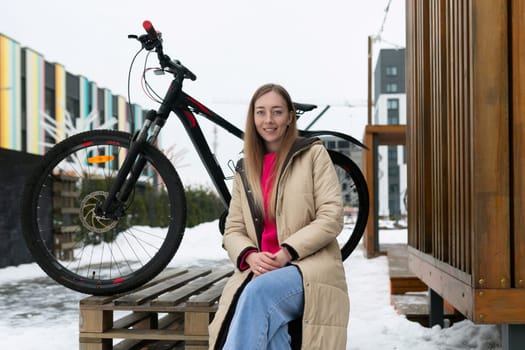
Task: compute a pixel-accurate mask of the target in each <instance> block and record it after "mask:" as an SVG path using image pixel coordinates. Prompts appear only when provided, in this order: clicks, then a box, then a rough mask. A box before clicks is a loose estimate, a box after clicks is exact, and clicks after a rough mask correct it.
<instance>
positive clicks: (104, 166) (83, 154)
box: [21, 130, 186, 295]
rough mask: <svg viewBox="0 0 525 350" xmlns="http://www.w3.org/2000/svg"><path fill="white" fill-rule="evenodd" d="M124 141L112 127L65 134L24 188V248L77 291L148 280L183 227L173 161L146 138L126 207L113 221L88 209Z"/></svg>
mask: <svg viewBox="0 0 525 350" xmlns="http://www.w3.org/2000/svg"><path fill="white" fill-rule="evenodd" d="M130 140H131V135H130V134H128V133H124V132H119V131H114V130H93V131H88V132H84V133H81V134H77V135H74V136H72V137H69V138H67V139H65V140H64V141H62V142H60V143H58V144H57V145H55V146H54V147H52V148H51V149H50V150H49V151H48V152H47V153H46V154H45V155H44V157H43V158H42V161H41V163H40V164H39V165H38V166H37V167H36V168H35V170H34V171H33V173H32V175H31V176H30V177H29V178H28V180H27V181H26V184H25V187H24V192H23V197H22V207H21V215H22V217H21V220H22V229H23V235H24V238H25V241H26V243H27V246H28V248H29V251H30V252H31V254H32V256H33V257H34V259H35V260H36V262H37V263H38V264H39V265H40V267H41V268H42V269H43V270H44V271H45V272H46V273H47V274H48V275H49V276H50V277H51V278H53V279H54V280H55V281H57V282H58V283H60V284H62V285H64V286H66V287H68V288H70V289H73V290H76V291H78V292H81V293H86V294H92V295H113V294H118V293H122V292H126V291H129V290H132V289H135V288H137V287H139V286H141V285H143V284H144V283H146V282H148V281H150V280H151V279H152V278H154V277H155V276H156V275H157V274H159V273H160V272H161V271H162V270H163V269H164V268H165V267H166V265H167V264H168V263H169V262H170V261H171V259H172V258H173V256H174V254H175V253H176V251H177V249H178V247H179V245H180V242H181V240H182V237H183V234H184V228H185V223H186V199H185V194H184V187H183V186H182V183H181V181H180V178H179V176H178V174H177V172H176V170H175V168H174V167H173V165H172V164H171V162H170V161H169V160H168V159H167V158H166V156H165V155H164V154H163V153H162V152H160V151H159V150H158V149H157V148H155V147H154V146H152V145H150V144H145V145H144V147H143V148H142V150H141V151H140V152H141V155H142V156H143V157H144V158H145V159H146V166H145V167H144V170H143V172H142V173H141V175H140V178H139V182H138V183H137V185H136V188H135V189H134V190H133V193H132V196H130V199H129V200H128V201H127V203H125V204H126V211H125V213H126V214H125V215H123V216H121V217H120V218H119V219H114V220H112V219H102V218H100V217H98V216H96V215H95V214H94V212H95V211H94V209H93V208H94V206H95V204H96V203H97V202H101V201H102V200H103V198H105V197H106V196H107V191H108V190H109V186H110V184H111V182H112V181H111V180H112V178H113V177H114V176H115V174H116V172H117V171H118V169H119V166H120V165H121V164H122V161H123V158H124V157H125V154H126V152H127V150H128V149H129V147H130ZM163 209H165V212H162V210H163ZM159 212H160V213H159ZM161 213H163V215H162V214H161ZM68 235H69V236H68ZM68 237H69V240H70V241H69V242H67V241H66V242H62V241H63V240H67V239H68Z"/></svg>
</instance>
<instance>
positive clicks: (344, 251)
mask: <svg viewBox="0 0 525 350" xmlns="http://www.w3.org/2000/svg"><path fill="white" fill-rule="evenodd" d="M328 153H329V154H330V158H331V159H332V162H333V163H334V166H335V170H336V173H337V176H338V177H339V183H340V184H341V192H342V194H343V205H344V214H345V229H344V230H343V232H341V234H340V235H339V236H338V237H337V240H338V242H339V246H340V247H341V255H342V258H343V260H345V259H346V258H348V257H349V256H350V254H351V253H352V252H353V251H354V250H355V248H356V247H357V246H358V244H359V242H360V240H361V237H362V236H363V233H364V231H365V227H366V222H367V220H368V211H369V197H368V186H367V185H366V181H365V178H364V176H363V174H362V172H361V170H360V169H359V167H358V166H357V164H355V163H354V162H353V161H352V160H351V159H350V158H348V157H346V156H345V155H343V154H341V153H339V152H335V151H331V150H329V151H328Z"/></svg>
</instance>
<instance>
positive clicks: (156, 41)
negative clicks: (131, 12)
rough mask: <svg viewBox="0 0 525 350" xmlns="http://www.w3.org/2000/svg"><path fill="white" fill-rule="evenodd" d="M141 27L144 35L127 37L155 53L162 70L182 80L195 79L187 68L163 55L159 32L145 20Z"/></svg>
mask: <svg viewBox="0 0 525 350" xmlns="http://www.w3.org/2000/svg"><path fill="white" fill-rule="evenodd" d="M142 27H143V28H144V30H145V31H146V33H147V34H146V35H141V36H139V37H137V36H134V35H133V36H129V37H130V38H135V39H137V40H138V41H140V42H141V43H142V46H143V47H144V48H145V49H146V50H148V51H152V50H155V52H157V57H158V59H159V63H160V66H161V67H162V68H163V69H167V70H168V71H170V72H171V73H172V74H174V75H175V76H181V77H182V78H183V79H190V80H196V79H197V76H196V75H195V74H194V73H193V72H192V71H191V70H189V69H188V68H187V67H185V66H184V65H183V64H182V63H181V62H180V61H179V60H172V59H171V58H170V57H169V56H168V55H165V54H164V51H163V48H162V34H161V32H159V31H157V30H156V29H155V27H153V24H152V23H151V22H150V21H148V20H145V21H144V22H142ZM181 80H182V79H181Z"/></svg>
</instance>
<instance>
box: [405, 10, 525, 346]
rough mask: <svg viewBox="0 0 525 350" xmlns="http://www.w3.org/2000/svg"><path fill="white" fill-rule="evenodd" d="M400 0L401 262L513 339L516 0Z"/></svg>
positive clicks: (521, 79) (522, 51) (517, 260)
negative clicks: (403, 20) (404, 173)
mask: <svg viewBox="0 0 525 350" xmlns="http://www.w3.org/2000/svg"><path fill="white" fill-rule="evenodd" d="M406 5H407V7H406V16H407V48H406V71H407V76H406V78H407V82H406V84H407V114H408V117H407V155H408V157H407V158H408V161H409V162H408V182H409V183H408V190H409V196H408V220H409V222H408V245H409V246H408V251H409V267H410V269H411V270H412V271H413V272H414V273H415V274H416V275H417V276H418V277H419V278H420V279H421V280H422V281H423V282H425V283H426V284H427V285H428V286H429V288H430V289H431V290H432V291H433V292H435V293H437V294H438V295H439V296H441V297H442V298H443V299H445V300H446V301H447V302H449V303H451V304H452V305H453V306H454V307H455V308H456V309H457V310H459V311H460V312H461V313H462V314H463V315H464V316H466V317H467V318H469V319H470V320H472V321H474V322H475V323H491V324H502V325H505V326H504V327H502V329H503V335H504V336H505V335H507V336H508V335H509V334H510V336H508V337H507V338H506V340H505V339H504V342H507V344H508V343H509V339H510V342H512V339H518V338H519V339H521V341H522V343H519V344H522V345H523V344H525V340H524V339H525V1H522V0H497V1H494V0H475V1H474V0H407V2H406ZM509 325H510V326H509ZM518 335H519V336H518ZM523 346H525V345H523ZM513 348H514V347H513ZM516 348H517V347H516ZM522 348H523V347H522Z"/></svg>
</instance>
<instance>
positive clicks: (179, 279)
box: [113, 268, 210, 306]
mask: <svg viewBox="0 0 525 350" xmlns="http://www.w3.org/2000/svg"><path fill="white" fill-rule="evenodd" d="M209 272H210V270H209V269H206V268H202V269H194V270H191V271H188V272H187V273H185V274H183V275H180V276H176V277H174V278H171V279H168V280H165V281H163V282H160V283H156V284H153V285H151V286H150V287H147V288H144V289H141V290H139V291H136V292H133V293H130V294H126V295H123V296H121V297H120V298H118V299H115V300H114V301H113V303H114V304H115V305H126V306H130V305H140V304H143V303H145V302H147V301H150V300H152V299H154V298H156V297H157V296H159V295H161V294H163V293H166V292H169V291H170V290H173V289H176V288H178V287H180V286H182V285H184V284H186V283H188V282H189V281H191V280H192V279H194V278H197V277H199V276H202V275H205V274H207V273H209Z"/></svg>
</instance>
